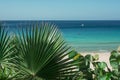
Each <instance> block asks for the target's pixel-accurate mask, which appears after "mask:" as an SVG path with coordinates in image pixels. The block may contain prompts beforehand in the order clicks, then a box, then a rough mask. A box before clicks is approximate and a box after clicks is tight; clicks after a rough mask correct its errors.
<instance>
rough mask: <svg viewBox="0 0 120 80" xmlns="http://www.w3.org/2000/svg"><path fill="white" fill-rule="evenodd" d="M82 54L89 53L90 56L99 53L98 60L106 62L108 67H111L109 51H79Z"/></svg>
mask: <svg viewBox="0 0 120 80" xmlns="http://www.w3.org/2000/svg"><path fill="white" fill-rule="evenodd" d="M81 54H82V55H83V56H85V55H87V54H90V55H92V56H95V55H99V60H98V61H100V62H106V63H107V65H108V67H109V68H110V69H111V66H110V62H109V57H110V52H83V53H81Z"/></svg>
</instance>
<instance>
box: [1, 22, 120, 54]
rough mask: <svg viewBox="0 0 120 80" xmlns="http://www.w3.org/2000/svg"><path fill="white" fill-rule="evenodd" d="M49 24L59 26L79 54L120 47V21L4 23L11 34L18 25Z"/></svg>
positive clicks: (67, 40)
mask: <svg viewBox="0 0 120 80" xmlns="http://www.w3.org/2000/svg"><path fill="white" fill-rule="evenodd" d="M36 22H49V23H51V24H55V25H57V26H58V28H59V29H60V31H61V32H62V34H63V37H64V39H65V41H66V42H67V44H68V45H69V46H71V47H72V49H74V50H77V51H78V52H88V51H89V52H90V51H91V52H93V51H100V52H103V51H112V50H116V49H117V48H118V46H120V21H99V20H97V21H2V25H4V26H6V29H7V30H8V31H9V32H10V34H11V35H12V34H14V32H17V30H18V29H19V27H18V25H20V26H22V27H26V25H28V24H31V23H36Z"/></svg>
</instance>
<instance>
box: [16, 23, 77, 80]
mask: <svg viewBox="0 0 120 80" xmlns="http://www.w3.org/2000/svg"><path fill="white" fill-rule="evenodd" d="M28 27H29V28H26V29H25V30H22V34H19V36H18V40H19V43H20V45H19V51H18V54H19V55H18V56H17V59H16V64H17V66H18V68H19V69H20V70H22V74H23V75H24V76H23V78H27V79H28V78H31V79H32V78H35V77H39V78H43V79H46V80H57V79H58V80H59V79H61V80H63V79H65V78H66V77H69V76H73V75H74V74H75V73H76V72H77V71H78V70H77V69H76V66H75V65H74V61H73V60H71V59H70V58H68V57H67V56H68V54H69V53H70V52H68V51H69V47H68V46H67V45H66V43H65V41H64V40H63V38H62V36H61V33H60V32H59V30H58V29H57V28H56V26H55V25H50V24H38V25H32V27H31V26H28Z"/></svg>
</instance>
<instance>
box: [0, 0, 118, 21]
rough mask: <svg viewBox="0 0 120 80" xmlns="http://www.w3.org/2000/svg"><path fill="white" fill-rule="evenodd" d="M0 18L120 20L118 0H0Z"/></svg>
mask: <svg viewBox="0 0 120 80" xmlns="http://www.w3.org/2000/svg"><path fill="white" fill-rule="evenodd" d="M0 20H120V0H0Z"/></svg>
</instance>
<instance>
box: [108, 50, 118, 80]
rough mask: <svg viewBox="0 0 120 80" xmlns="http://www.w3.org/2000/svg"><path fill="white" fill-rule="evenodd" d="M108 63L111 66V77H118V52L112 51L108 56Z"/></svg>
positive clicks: (116, 79)
mask: <svg viewBox="0 0 120 80" xmlns="http://www.w3.org/2000/svg"><path fill="white" fill-rule="evenodd" d="M110 64H111V66H112V79H114V80H119V79H120V53H119V52H117V51H112V52H111V56H110Z"/></svg>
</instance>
